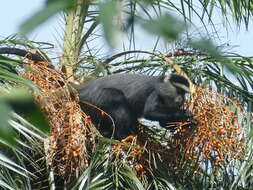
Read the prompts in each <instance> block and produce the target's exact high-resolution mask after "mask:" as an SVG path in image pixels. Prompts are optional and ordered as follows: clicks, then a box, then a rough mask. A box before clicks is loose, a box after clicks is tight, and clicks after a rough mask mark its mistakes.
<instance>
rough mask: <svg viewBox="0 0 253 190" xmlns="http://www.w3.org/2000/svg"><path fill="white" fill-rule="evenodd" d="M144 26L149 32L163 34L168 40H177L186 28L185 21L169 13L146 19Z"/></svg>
mask: <svg viewBox="0 0 253 190" xmlns="http://www.w3.org/2000/svg"><path fill="white" fill-rule="evenodd" d="M143 27H144V28H145V29H146V30H148V31H149V32H151V33H153V34H156V35H158V36H162V37H164V38H165V39H167V40H176V39H178V37H179V36H180V34H182V32H184V31H185V30H186V26H185V23H184V22H182V21H180V20H178V19H176V18H174V17H172V16H171V15H169V14H165V15H162V16H161V17H159V18H158V19H156V20H151V21H149V20H148V21H145V22H144V23H143Z"/></svg>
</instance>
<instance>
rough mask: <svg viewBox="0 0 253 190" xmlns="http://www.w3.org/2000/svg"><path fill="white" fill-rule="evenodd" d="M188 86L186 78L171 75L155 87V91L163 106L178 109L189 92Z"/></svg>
mask: <svg viewBox="0 0 253 190" xmlns="http://www.w3.org/2000/svg"><path fill="white" fill-rule="evenodd" d="M189 86H190V85H189V82H188V80H187V79H186V78H184V77H182V76H180V75H176V74H171V75H169V76H168V77H165V78H164V79H163V81H162V82H161V83H160V84H159V85H158V86H157V91H158V94H159V97H160V98H161V101H162V102H163V105H164V106H166V107H170V108H180V107H181V106H182V105H183V104H184V100H185V94H186V93H188V92H189Z"/></svg>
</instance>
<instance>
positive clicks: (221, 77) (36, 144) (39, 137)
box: [0, 0, 253, 190]
mask: <svg viewBox="0 0 253 190" xmlns="http://www.w3.org/2000/svg"><path fill="white" fill-rule="evenodd" d="M76 2H78V0H48V1H46V4H45V7H44V8H42V9H41V10H40V11H38V12H37V13H36V14H35V15H34V16H33V17H31V18H30V19H28V20H27V21H26V22H25V23H24V24H23V25H22V26H21V33H23V34H27V33H29V32H30V31H32V30H33V29H34V28H35V27H37V26H38V25H40V24H42V23H43V22H45V21H46V20H47V19H49V18H51V17H52V16H53V15H55V14H57V13H59V12H62V11H66V13H69V12H68V11H69V10H73V11H74V10H75V8H76V5H77V4H76ZM82 2H83V1H82ZM85 2H87V4H86V5H85V6H86V7H87V10H86V9H85V11H87V12H85V14H83V15H82V16H83V17H84V18H80V19H82V22H81V21H80V22H79V23H81V24H82V26H79V29H80V30H81V29H83V28H85V29H86V28H88V29H87V30H85V32H84V34H83V35H82V34H81V32H82V31H79V32H80V35H81V36H78V37H79V38H78V39H80V41H78V42H77V41H76V40H73V42H72V41H68V40H69V39H67V43H71V44H70V45H69V47H70V49H75V50H77V51H75V53H76V54H75V58H76V59H77V58H78V59H79V60H78V64H79V65H75V67H74V68H77V69H76V70H75V73H74V75H75V76H80V75H81V76H83V75H84V73H85V74H87V73H92V72H94V68H96V67H97V69H95V72H96V73H95V75H97V76H98V75H101V74H103V75H105V74H112V73H118V72H122V71H124V72H125V71H127V72H129V71H131V72H138V73H145V74H148V75H158V74H162V73H164V72H165V71H167V70H168V69H170V65H169V64H168V63H165V62H164V60H163V59H162V58H161V57H162V56H164V54H167V53H168V52H163V53H161V54H155V53H153V52H147V51H136V50H132V49H131V48H129V49H130V50H131V51H124V52H123V53H120V54H117V55H116V56H113V57H111V58H109V59H108V60H106V61H104V59H103V58H101V57H99V55H98V52H99V51H98V49H99V48H97V49H96V48H94V49H93V48H90V46H89V44H88V42H89V40H88V39H90V38H93V36H92V34H93V32H94V31H95V29H96V27H97V26H98V20H99V21H100V22H101V23H100V24H101V25H102V27H103V30H104V37H105V39H106V41H107V43H108V44H109V45H110V46H111V47H115V45H116V44H117V43H119V42H120V40H121V36H123V35H122V34H123V32H125V31H124V30H123V28H124V27H123V26H124V24H130V25H131V35H130V38H129V41H130V42H129V43H130V44H132V43H133V44H134V41H135V40H134V33H135V30H134V26H135V23H137V24H139V23H141V27H142V28H143V29H145V30H147V31H148V32H150V33H151V34H154V35H155V36H158V37H162V38H163V39H166V40H170V41H171V42H172V41H174V40H177V43H178V44H179V45H178V46H177V47H176V48H178V49H182V48H183V50H184V51H183V53H182V55H178V56H177V55H170V54H167V57H168V58H171V59H172V58H173V61H174V62H175V63H176V64H177V65H179V66H180V67H181V68H182V69H183V70H184V71H185V72H186V73H187V74H188V76H189V77H190V79H191V80H192V81H193V82H194V83H196V84H198V85H206V84H209V85H210V86H212V87H213V88H215V89H217V91H218V92H220V93H222V94H223V95H225V96H228V97H235V98H236V99H237V101H238V102H242V104H243V106H244V107H245V108H247V111H249V112H251V113H252V111H253V107H252V106H253V105H252V101H253V94H252V88H253V81H252V80H253V78H252V77H253V66H252V60H253V59H252V57H242V56H240V55H235V54H233V53H229V52H226V51H225V50H224V49H222V48H217V47H216V45H215V44H213V43H212V41H211V40H207V39H195V38H193V40H191V43H188V42H187V43H183V44H182V43H181V44H180V40H181V39H182V36H183V35H184V33H185V32H187V30H188V28H187V27H186V24H187V25H188V26H191V24H192V23H191V21H192V15H194V16H197V17H198V18H199V19H200V21H201V22H202V23H203V25H204V27H206V25H207V24H210V23H211V24H213V23H212V15H213V12H214V9H216V7H217V6H218V7H219V8H220V9H219V10H220V12H221V14H222V16H223V21H224V23H225V22H226V21H227V20H228V19H229V16H228V15H229V13H232V18H234V20H235V21H236V22H237V23H238V26H239V24H240V23H241V22H244V23H245V24H246V27H247V26H248V22H249V19H250V18H252V12H253V9H252V2H251V1H241V0H234V1H214V0H205V1H198V2H199V4H198V6H195V5H194V4H193V1H180V3H178V4H176V3H175V2H174V1H167V0H166V1H165V0H159V1H153V0H145V1H139V0H137V1H113V0H105V1H85ZM89 3H92V6H90V5H91V4H89ZM89 6H90V7H91V8H90V7H89ZM199 7H201V8H200V9H199ZM81 10H82V9H81ZM150 10H151V11H150ZM167 10H169V11H171V12H173V11H174V12H173V13H175V12H176V13H177V14H176V15H179V16H181V15H182V17H183V19H184V22H182V21H180V19H177V18H175V17H173V16H171V15H172V14H170V13H168V12H167ZM82 13H83V12H82ZM123 13H124V14H123ZM79 16H80V15H79ZM205 17H207V19H208V22H205ZM129 18H131V19H133V20H134V22H133V23H131V22H129V20H128V19H129ZM78 21H79V20H78ZM128 22H129V23H128ZM77 23H78V22H77ZM69 24H70V25H71V24H72V22H70V23H69ZM83 25H85V26H86V27H84V26H83ZM213 27H215V26H214V25H213ZM206 30H207V29H206ZM70 34H72V33H71V32H70ZM96 34H97V33H96ZM96 37H97V36H96ZM76 39H77V38H76ZM208 39H210V37H208ZM65 40H66V39H65ZM10 41H11V42H10ZM187 41H188V40H187ZM72 43H73V44H74V45H73V44H72ZM91 43H93V42H92V41H91ZM0 44H2V45H3V44H4V45H7V44H8V45H9V44H11V45H13V44H14V45H15V44H19V45H25V46H24V47H29V48H31V49H33V48H34V47H33V46H32V45H31V44H32V43H30V42H28V41H27V42H24V43H23V44H22V43H17V41H15V40H9V41H8V40H6V41H1V42H0ZM189 44H190V45H189ZM71 45H73V46H71ZM75 45H76V46H78V47H77V48H76V47H75ZM134 45H135V44H134ZM134 45H133V47H135V46H134ZM86 46H87V47H88V48H87V49H85V47H86ZM73 47H74V48H73ZM124 47H125V46H124ZM131 47H132V46H131ZM35 49H37V48H35ZM84 49H85V50H84ZM155 49H156V48H155V47H154V50H155ZM65 50H66V49H64V50H63V51H65ZM81 50H83V52H81ZM179 53H180V51H179ZM140 54H144V56H143V57H140ZM71 55H72V54H71ZM157 55H160V56H157ZM116 58H118V60H117V61H116ZM17 68H19V69H20V68H22V69H24V68H25V67H24V66H23V64H22V63H21V62H20V61H16V60H13V59H10V58H7V57H4V56H0V82H1V91H2V90H3V91H4V93H2V92H1V97H0V123H1V128H0V137H1V140H0V146H1V149H0V171H1V172H0V187H2V188H4V189H36V188H37V186H36V185H35V186H34V184H43V185H41V186H39V187H38V188H42V187H44V188H46V189H49V183H48V181H50V178H51V176H52V175H50V174H49V172H48V170H47V165H46V163H45V159H42V158H43V157H45V153H44V152H43V151H44V147H43V143H42V142H44V141H45V138H46V135H45V134H44V133H43V132H41V131H40V130H39V129H38V127H39V128H41V129H45V126H47V123H46V122H45V119H44V118H43V117H42V114H41V112H40V111H39V110H38V108H37V107H36V105H35V104H34V103H33V101H32V99H31V97H30V96H28V95H27V94H26V93H25V92H23V91H16V92H11V91H10V90H11V89H13V88H15V87H17V86H18V87H22V88H27V87H29V88H30V89H33V90H36V86H35V85H34V84H33V83H31V82H30V81H28V80H26V79H24V78H23V77H21V76H20V75H18V74H17V72H16V69H17ZM83 71H84V72H83ZM13 111H15V112H18V113H21V114H22V115H23V117H20V116H19V115H17V114H15V113H14V112H13ZM24 118H26V119H28V120H29V121H31V123H33V124H35V125H36V127H34V126H33V125H32V124H31V123H29V122H27V121H26V120H25V119H24ZM242 127H243V128H244V129H245V131H246V132H248V131H249V132H250V135H249V139H248V142H247V151H246V153H247V157H246V158H245V159H244V160H240V159H238V160H236V161H234V162H231V163H229V165H228V166H221V167H220V168H219V174H218V175H214V174H213V173H211V172H210V171H212V168H208V167H201V171H200V173H199V174H195V173H194V172H193V171H194V168H193V169H185V170H183V171H178V172H168V171H169V169H170V168H167V167H166V165H162V166H159V164H157V166H159V170H156V171H153V173H152V179H149V180H143V179H140V178H139V177H138V176H137V174H136V173H135V172H134V171H132V169H131V165H130V164H127V162H125V160H124V159H123V160H121V159H117V158H115V155H113V153H112V146H111V144H112V143H113V142H112V141H113V140H108V141H101V140H98V141H97V144H96V145H95V148H94V150H92V152H91V153H90V163H89V165H88V166H87V168H85V170H84V172H83V175H81V176H80V177H79V178H78V179H77V180H76V181H74V182H73V183H72V184H71V188H72V189H94V190H95V189H112V190H114V189H148V190H153V189H155V190H158V189H161V190H162V189H194V190H195V189H243V190H244V189H245V190H246V189H251V187H252V184H253V179H252V172H253V171H252V164H253V148H252V147H253V145H252V142H253V140H252V121H251V118H249V119H248V121H245V122H243V126H242ZM14 137H15V138H14ZM116 144H117V143H116ZM156 156H157V157H156ZM151 159H152V161H153V160H156V159H157V160H159V155H154V156H152V157H151ZM39 161H42V163H40V162H39ZM205 166H208V163H205ZM34 175H36V177H35V176H34ZM45 182H46V183H45ZM50 184H51V185H52V186H53V185H54V182H52V183H50Z"/></svg>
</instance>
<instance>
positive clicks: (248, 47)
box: [0, 0, 253, 56]
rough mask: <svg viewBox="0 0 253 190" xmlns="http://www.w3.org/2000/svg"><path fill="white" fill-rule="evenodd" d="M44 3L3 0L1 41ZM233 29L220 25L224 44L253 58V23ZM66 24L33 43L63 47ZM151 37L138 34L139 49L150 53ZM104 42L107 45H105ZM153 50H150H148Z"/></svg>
mask: <svg viewBox="0 0 253 190" xmlns="http://www.w3.org/2000/svg"><path fill="white" fill-rule="evenodd" d="M43 3H44V0H8V1H5V0H2V2H1V4H0V26H1V28H0V38H1V39H3V38H6V37H8V36H10V35H12V34H15V33H16V32H18V29H19V26H20V24H21V23H22V22H23V21H24V20H26V19H27V18H29V17H30V16H31V15H33V13H35V12H36V11H37V10H39V9H40V8H41V7H42V6H43ZM215 17H216V19H215V23H219V24H220V23H221V21H220V20H218V19H220V18H219V16H215ZM231 25H232V28H228V31H227V30H226V29H225V28H224V27H222V26H221V25H219V26H220V27H219V29H218V32H219V35H220V37H221V42H222V43H229V44H230V45H233V46H236V47H234V48H233V51H234V52H237V53H239V54H241V55H244V56H253V48H252V43H253V23H252V22H251V23H250V24H249V29H248V31H246V30H245V27H244V25H242V27H241V29H240V31H239V30H237V29H236V27H235V24H234V23H232V24H231ZM63 28H64V26H63V23H62V21H61V20H60V19H59V18H57V17H55V18H53V19H50V20H49V21H47V22H46V23H44V24H43V25H41V26H40V27H38V28H37V29H36V30H35V31H34V32H33V34H32V35H30V36H29V39H30V40H35V41H42V42H49V43H52V44H54V45H55V46H56V47H59V46H60V45H61V44H58V43H59V42H61V37H62V36H61V35H60V34H61V33H62V31H63ZM151 41H152V40H150V35H148V34H143V33H141V32H137V38H136V42H137V45H138V46H137V49H142V50H147V49H150V48H152V47H153V43H150V42H151ZM102 43H103V42H102ZM148 47H149V48H148Z"/></svg>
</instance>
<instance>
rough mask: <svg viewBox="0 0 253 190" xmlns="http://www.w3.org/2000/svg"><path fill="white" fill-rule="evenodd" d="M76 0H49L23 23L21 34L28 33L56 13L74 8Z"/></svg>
mask: <svg viewBox="0 0 253 190" xmlns="http://www.w3.org/2000/svg"><path fill="white" fill-rule="evenodd" d="M75 5H76V0H48V1H47V3H46V5H45V7H44V8H43V9H42V10H40V11H38V12H37V13H35V15H33V16H32V17H31V18H30V19H28V20H27V21H26V22H25V23H23V24H22V25H21V28H20V32H21V34H24V35H26V34H27V33H28V32H30V31H31V30H33V29H35V28H36V27H37V26H39V25H40V24H42V23H44V22H45V21H46V20H48V19H49V18H51V17H52V16H54V15H55V14H57V13H59V12H61V11H64V10H67V9H70V8H74V7H75Z"/></svg>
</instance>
